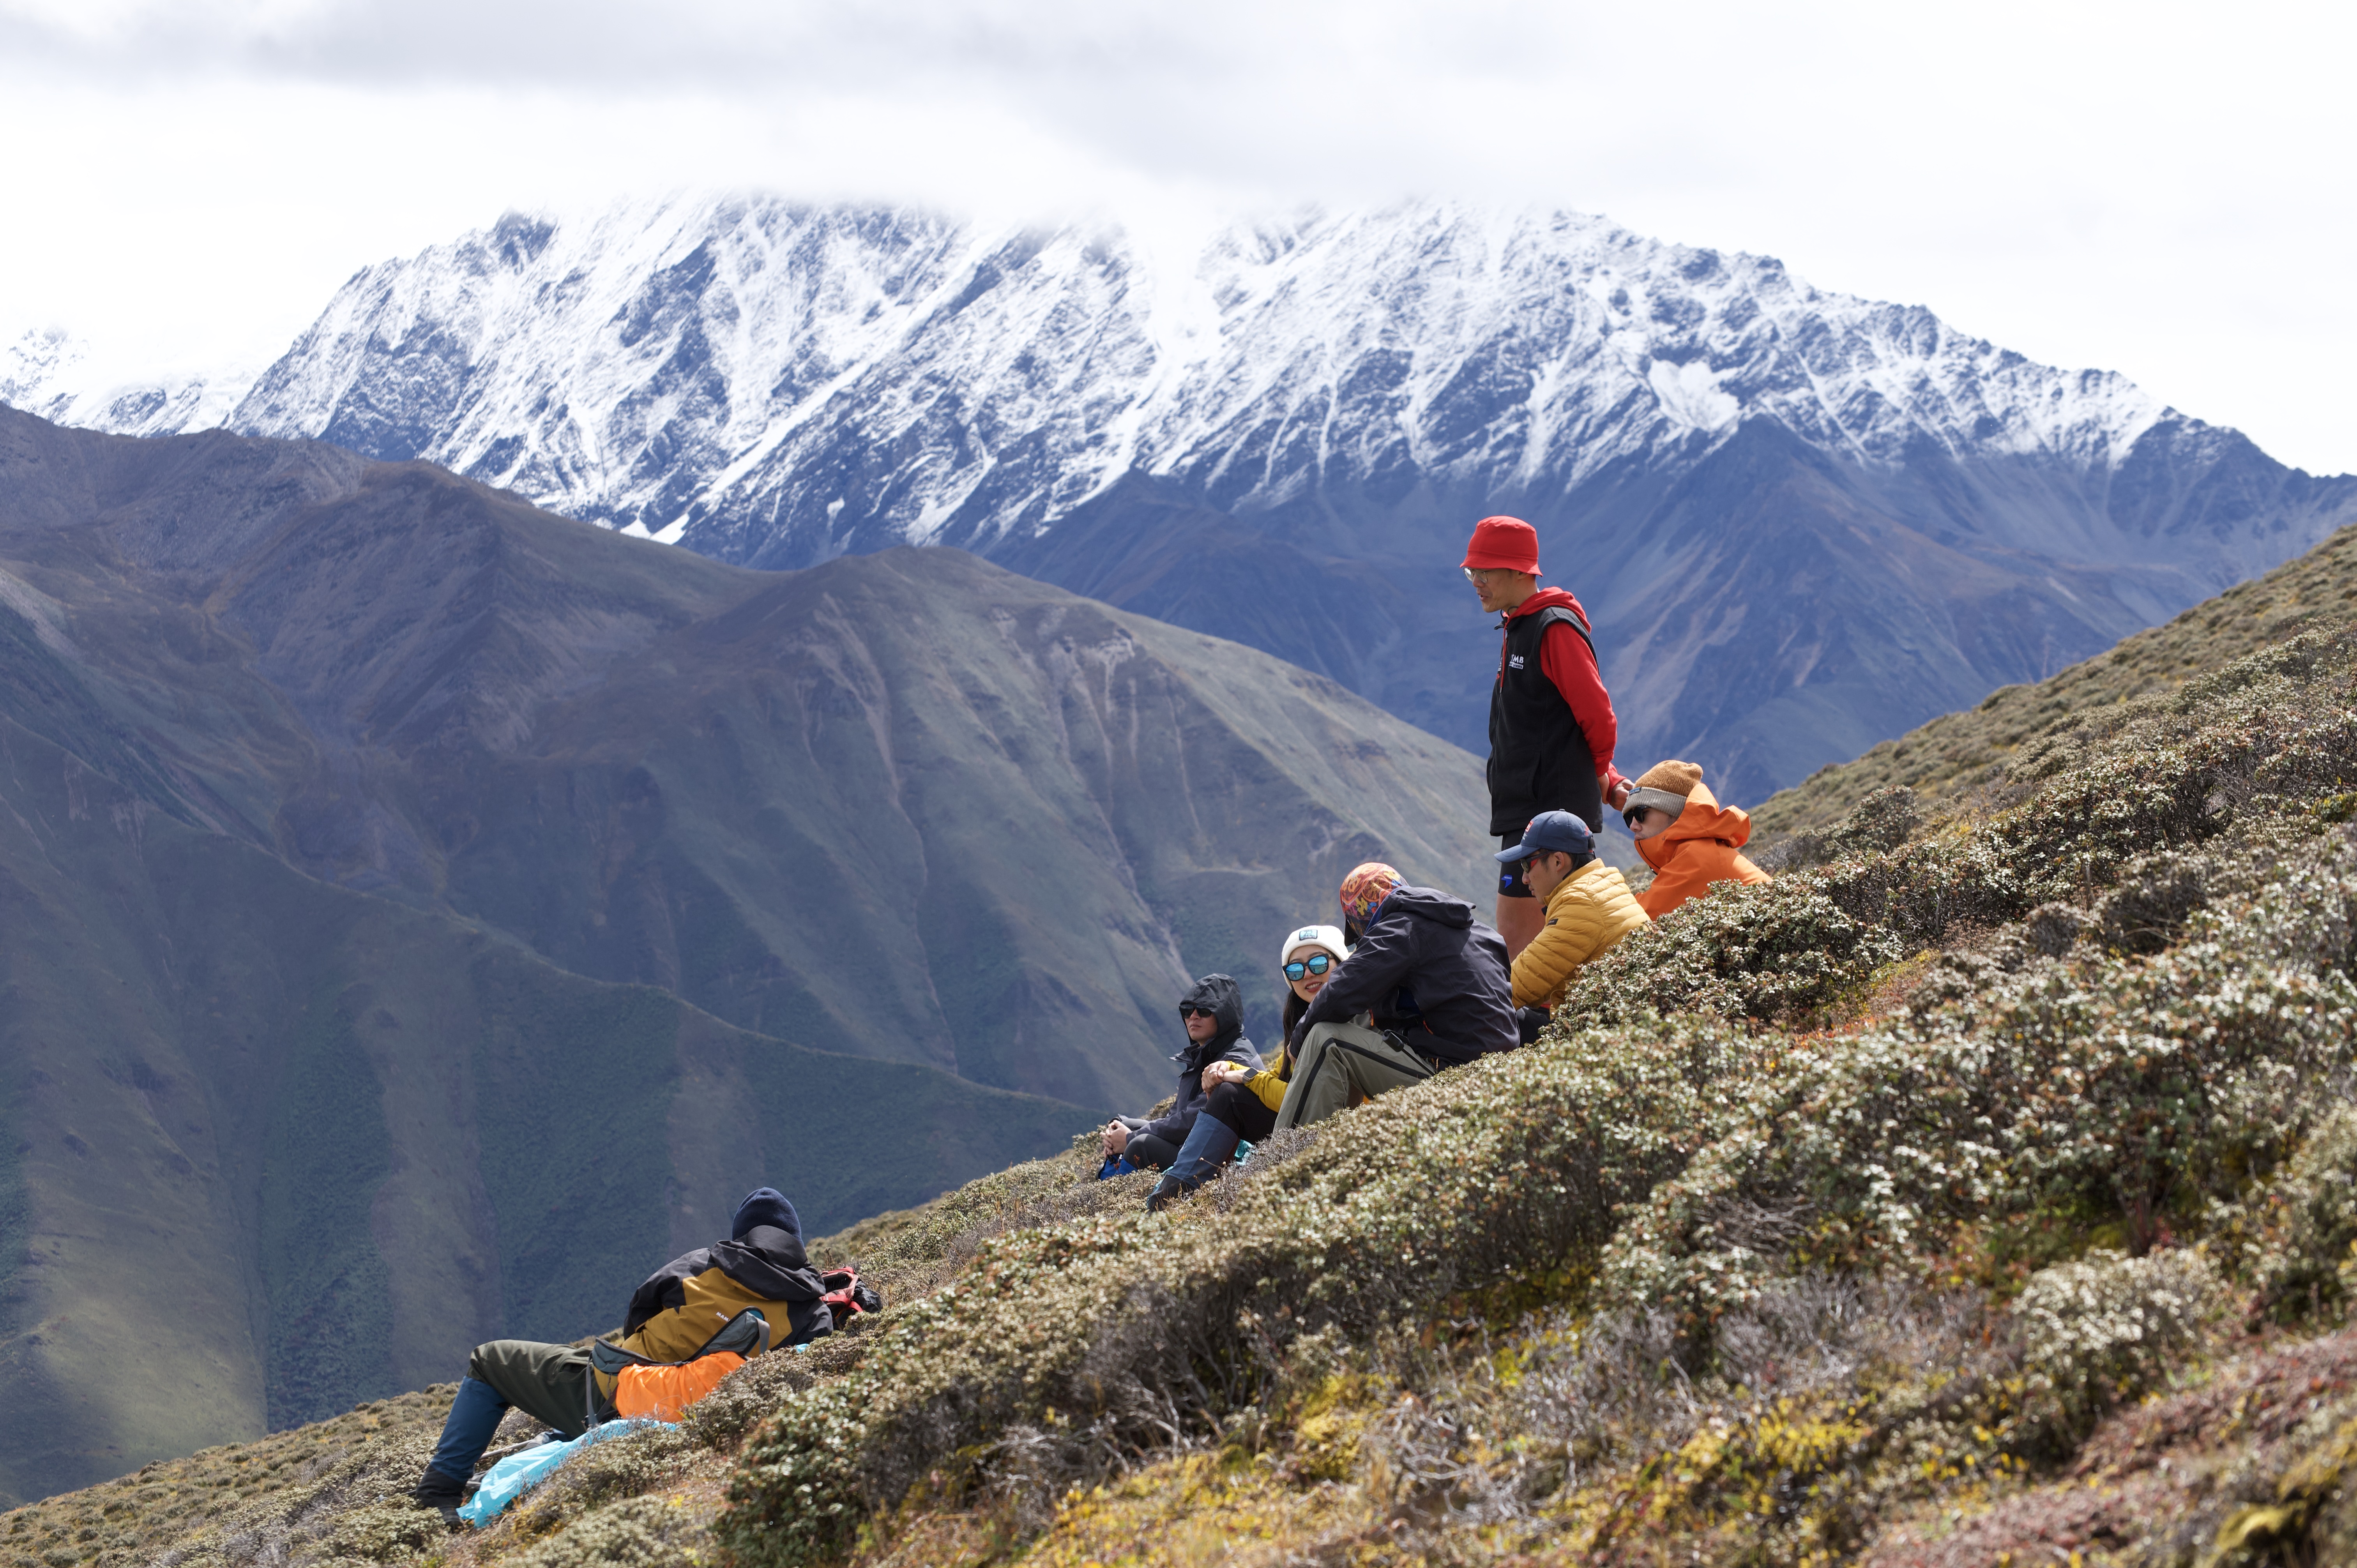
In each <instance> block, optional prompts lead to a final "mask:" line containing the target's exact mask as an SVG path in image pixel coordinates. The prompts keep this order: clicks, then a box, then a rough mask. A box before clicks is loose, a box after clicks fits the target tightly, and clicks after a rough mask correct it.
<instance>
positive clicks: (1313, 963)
mask: <svg viewBox="0 0 2357 1568" xmlns="http://www.w3.org/2000/svg"><path fill="white" fill-rule="evenodd" d="M1333 967H1334V960H1333V958H1332V957H1331V956H1330V955H1329V954H1326V953H1322V952H1318V953H1311V954H1310V955H1309V961H1308V963H1288V964H1286V966H1285V978H1286V979H1287V980H1298V979H1300V978H1301V977H1302V976H1303V975H1305V974H1323V973H1325V972H1327V971H1328V970H1329V969H1331V968H1333Z"/></svg>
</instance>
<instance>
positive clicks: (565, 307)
mask: <svg viewBox="0 0 2357 1568" xmlns="http://www.w3.org/2000/svg"><path fill="white" fill-rule="evenodd" d="M2165 413H2167V411H2166V410H2164V409H2163V408H2162V407H2161V405H2160V404H2159V403H2158V402H2157V401H2156V400H2154V399H2152V398H2150V397H2148V396H2147V395H2146V394H2145V393H2143V392H2140V391H2139V390H2138V389H2136V387H2135V386H2134V385H2132V384H2130V383H2129V382H2127V381H2126V380H2124V379H2123V378H2121V377H2118V376H2115V375H2109V374H2104V373H2100V372H2069V371H2057V370H2053V369H2051V368H2050V367H2047V366H2042V365H2037V364H2032V363H2030V362H2029V361H2028V360H2024V359H2022V358H2021V357H2020V356H2019V355H2018V354H2011V353H2008V352H2007V351H2005V350H2003V349H1997V348H1996V347H1995V346H1993V345H1991V344H1988V343H1986V342H1982V341H1980V340H1978V339H1975V338H1965V337H1963V336H1961V335H1959V334H1956V333H1953V332H1951V331H1949V330H1948V329H1946V328H1944V327H1943V325H1942V324H1941V323H1940V321H1939V320H1938V318H1937V317H1933V316H1932V314H1931V313H1930V312H1928V311H1925V310H1921V309H1910V308H1905V307H1900V306H1886V305H1877V304H1873V303H1870V302H1867V301H1863V300H1857V299H1852V298H1848V297H1846V296H1842V295H1826V294H1822V293H1820V292H1818V291H1817V290H1815V289H1813V288H1811V287H1809V286H1808V285H1805V284H1803V283H1799V282H1797V281H1795V280H1794V279H1792V277H1791V276H1790V275H1789V274H1787V273H1786V272H1785V271H1784V269H1783V267H1782V265H1781V263H1777V262H1775V261H1773V260H1770V259H1767V258H1761V257H1752V256H1741V255H1723V254H1721V253H1719V252H1711V251H1695V250H1689V249H1686V248H1684V247H1680V246H1673V245H1666V244H1663V243H1660V242H1655V241H1651V240H1646V239H1643V238H1641V237H1640V236H1637V235H1634V234H1631V233H1630V232H1629V231H1626V230H1622V229H1620V228H1617V227H1615V226H1614V225H1612V224H1610V223H1609V222H1606V221H1604V220H1599V219H1594V218H1584V217H1577V216H1573V215H1568V214H1560V213H1557V214H1544V215H1514V216H1504V217H1501V216H1499V215H1496V214H1490V213H1480V212H1469V211H1464V210H1460V209H1454V208H1447V207H1430V208H1422V207H1419V208H1410V209H1403V210H1399V211H1394V212H1389V213H1384V214H1380V215H1345V216H1340V217H1327V216H1323V215H1312V216H1308V217H1305V218H1302V219H1300V220H1297V221H1293V222H1289V223H1284V224H1258V225H1254V226H1250V227H1243V228H1238V229H1234V230H1231V231H1227V232H1224V233H1221V234H1219V235H1217V236H1215V237H1214V238H1213V239H1212V241H1211V243H1210V244H1209V245H1208V246H1207V247H1206V248H1205V249H1204V250H1203V251H1202V252H1200V254H1199V255H1192V256H1184V257H1180V258H1178V259H1177V261H1176V263H1172V261H1171V260H1170V259H1169V258H1157V257H1153V256H1151V255H1149V254H1147V253H1145V252H1142V251H1141V249H1140V247H1139V246H1138V245H1137V244H1135V242H1133V241H1132V239H1131V237H1130V236H1129V235H1128V234H1126V233H1125V232H1124V231H1120V230H1118V229H1106V230H1103V231H1089V230H1083V229H1070V230H1063V231H1054V232H1047V233H1038V232H1023V231H1008V230H1004V229H991V228H985V227H980V226H974V225H963V224H957V223H952V222H949V221H946V220H940V219H934V218H929V217H925V216H922V215H919V214H910V213H901V212H893V211H877V210H861V209H833V208H809V207H796V206H791V205H788V204H784V203H761V202H751V201H741V200H740V201H705V202H694V203H690V202H680V203H673V204H668V205H662V206H656V207H651V208H628V209H619V210H617V211H613V212H609V213H607V214H605V215H603V216H602V217H599V218H597V219H593V220H589V221H587V222H582V223H578V224H566V225H561V226H559V225H552V224H549V223H546V222H539V221H534V220H527V219H522V218H518V217H511V218H509V219H506V220H502V221H501V222H500V224H499V225H497V226H496V227H495V228H493V229H492V230H490V231H489V232H486V233H479V234H472V235H468V236H467V237H466V238H464V239H461V240H459V241H457V242H454V243H452V244H450V245H447V246H440V247H436V249H434V250H432V251H428V252H425V254H423V255H421V256H419V257H417V258H415V259H414V260H411V261H406V262H388V263H383V264H382V265H379V266H375V267H371V268H369V269H368V270H367V271H365V272H363V273H361V274H360V275H358V276H357V277H355V278H353V279H352V281H351V282H350V284H348V285H346V286H345V287H344V289H343V290H342V292H341V293H340V294H339V295H337V297H336V299H335V300H334V301H333V302H332V303H331V304H330V305H329V306H328V310H327V311H326V313H325V314H323V315H322V316H321V317H320V318H319V320H318V322H317V324H315V325H314V327H313V328H311V330H310V331H309V332H307V333H306V334H305V335H304V337H303V338H302V339H301V340H300V341H298V342H297V343H296V346H295V349H294V350H293V351H292V352H291V353H289V354H288V356H287V357H286V358H285V360H281V361H280V362H279V364H278V365H277V366H276V367H275V368H274V370H273V371H271V372H270V373H269V374H268V375H267V376H266V377H265V378H264V381H263V382H262V384H261V385H260V386H258V387H257V388H256V389H255V390H254V392H253V395H252V396H251V398H250V399H249V400H248V401H247V402H246V403H245V404H244V405H243V406H242V408H241V409H240V410H239V411H238V414H237V423H238V424H239V425H240V426H241V427H242V428H245V429H249V430H253V431H257V432H268V433H275V434H293V433H298V432H299V433H301V434H305V435H317V436H319V437H322V438H324V439H327V440H330V441H339V442H342V443H344V444H347V445H351V446H357V447H359V448H361V449H362V450H366V451H371V452H380V453H384V454H388V455H391V454H393V453H400V454H401V455H404V456H422V457H427V458H430V459H432V460H433V461H436V462H438V463H443V464H446V465H448V466H450V467H457V468H458V469H460V470H461V471H463V472H466V473H468V474H471V475H474V476H475V477H477V478H484V479H488V480H491V481H493V482H497V483H500V484H504V485H509V486H512V487H514V488H517V489H522V490H524V491H526V492H528V493H530V494H531V495H533V497H534V498H535V499H540V500H543V501H544V502H545V503H548V504H552V505H557V506H561V507H562V508H563V509H565V510H568V511H570V512H571V513H573V514H574V515H576V516H580V517H585V518H590V519H594V520H597V521H602V522H608V523H611V524H613V525H614V526H618V527H629V528H632V529H635V530H640V531H643V532H648V533H651V534H653V535H654V536H656V537H658V538H664V539H672V540H678V541H681V542H686V543H689V544H691V545H692V546H694V547H695V548H698V549H700V550H703V551H705V552H706V553H715V554H726V555H728V556H730V557H731V558H734V559H745V560H770V561H776V562H779V563H780V564H784V563H787V562H799V561H803V560H809V559H815V558H820V557H823V556H824V555H827V554H829V553H835V552H836V551H839V550H840V549H842V548H845V547H846V546H849V547H856V546H857V545H858V544H859V543H862V542H866V541H867V540H870V539H872V538H874V537H875V536H877V534H878V533H888V534H889V536H890V537H892V538H893V539H895V540H899V541H904V542H910V543H929V542H937V541H941V540H944V539H949V538H955V539H957V540H958V541H960V542H966V543H972V544H981V545H985V546H986V545H988V544H989V543H991V542H995V541H997V540H999V539H1002V538H1004V537H1006V535H1007V534H1008V533H1010V532H1029V531H1036V530H1039V529H1042V528H1046V527H1051V526H1052V525H1053V523H1054V522H1055V521H1056V520H1058V519H1059V518H1060V517H1062V516H1064V515H1065V514H1067V513H1069V512H1070V511H1071V510H1072V509H1073V508H1074V507H1075V506H1077V505H1079V504H1080V503H1082V501H1085V500H1086V499H1090V498H1091V497H1092V496H1094V495H1097V494H1099V493H1101V492H1102V491H1103V489H1105V488H1106V487H1107V486H1108V485H1110V484H1111V483H1112V482H1113V481H1114V480H1115V479H1117V478H1120V477H1121V476H1123V475H1124V474H1126V473H1129V472H1132V471H1133V470H1135V471H1139V472H1143V473H1146V474H1149V475H1153V476H1157V477H1167V478H1178V479H1179V480H1182V481H1184V482H1186V483H1188V484H1189V486H1190V488H1193V489H1198V490H1200V492H1201V493H1202V494H1203V495H1204V496H1206V497H1207V498H1208V499H1211V500H1213V501H1214V502H1215V503H1216V504H1218V505H1220V506H1222V507H1225V508H1232V509H1235V510H1244V511H1252V510H1265V509H1267V508H1268V507H1270V506H1271V505H1273V504H1275V503H1279V502H1282V501H1286V500H1290V499H1294V498H1296V497H1298V496H1300V495H1302V494H1305V493H1307V492H1308V491H1310V490H1312V489H1317V488H1318V487H1319V486H1321V485H1324V484H1330V483H1332V482H1334V481H1335V480H1337V479H1340V480H1343V481H1344V482H1348V483H1354V484H1355V483H1363V482H1364V481H1366V480H1368V479H1370V478H1374V479H1378V480H1380V478H1381V477H1383V476H1385V475H1389V474H1394V473H1396V472H1398V471H1400V469H1401V468H1402V466H1403V465H1406V466H1411V467H1413V468H1414V469H1415V471H1416V472H1418V473H1419V474H1426V475H1429V476H1431V477H1433V478H1436V479H1437V480H1439V481H1441V482H1445V483H1452V484H1458V483H1461V484H1468V485H1470V486H1471V487H1473V488H1477V489H1491V490H1498V489H1508V488H1513V489H1521V488H1525V487H1527V486H1528V485H1529V484H1530V483H1531V482H1532V481H1533V480H1535V479H1537V478H1540V477H1541V476H1544V477H1545V478H1546V479H1548V480H1551V481H1554V482H1556V483H1559V484H1561V485H1563V486H1565V487H1566V488H1569V487H1576V486H1577V485H1579V484H1581V483H1582V482H1584V481H1587V480H1589V479H1592V478H1595V477H1596V476H1598V474H1600V473H1602V472H1603V471H1605V470H1606V469H1608V468H1609V467H1612V466H1613V465H1615V464H1616V463H1621V462H1626V461H1631V460H1633V461H1637V462H1641V463H1646V464H1654V465H1674V464H1678V463H1681V462H1687V463H1690V462H1692V461H1693V460H1694V459H1695V458H1696V457H1698V456H1701V455H1703V454H1704V453H1706V452H1707V451H1708V450H1710V449H1711V448H1712V447H1713V446H1716V445H1717V444H1718V443H1720V442H1723V441H1724V440H1726V439H1727V437H1728V436H1729V435H1732V433H1733V432H1734V430H1735V428H1736V426H1737V425H1738V424H1739V423H1740V422H1741V421H1743V420H1744V419H1746V418H1768V419H1772V420H1774V421H1776V422H1777V423H1778V424H1782V425H1783V426H1785V427H1786V428H1788V429H1790V430H1792V431H1793V432H1794V433H1795V434H1797V435H1801V436H1802V437H1803V439H1804V440H1806V441H1807V442H1809V443H1810V444H1811V445H1812V446H1816V447H1818V448H1820V449H1821V450H1824V451H1825V452H1827V453H1828V454H1832V455H1835V456H1843V457H1849V458H1854V459H1857V460H1860V461H1864V462H1871V463H1882V464H1892V463H1897V462H1900V461H1901V460H1903V458H1904V456H1905V455H1906V454H1907V452H1908V451H1909V450H1910V447H1912V446H1914V445H1915V444H1917V443H1919V442H1922V441H1929V442H1931V443H1932V444H1934V445H1935V446H1938V447H1939V448H1941V449H1943V450H1944V451H1947V452H1949V453H1952V454H1956V455H1964V454H1972V455H1978V456H2033V457H2037V458H2040V459H2046V460H2051V461H2055V462H2059V463H2061V464H2064V465H2067V466H2070V467H2074V468H2077V469H2081V470H2086V471H2096V470H2101V469H2104V468H2106V467H2112V466H2115V465H2116V464H2117V463H2118V461H2119V460H2120V459H2121V458H2123V457H2124V456H2126V452H2127V451H2128V449H2129V448H2130V447H2131V446H2134V444H2135V442H2136V438H2137V437H2138V436H2140V435H2144V434H2145V433H2146V432H2147V431H2148V430H2150V429H2151V428H2152V427H2153V425H2154V424H2156V423H2157V422H2158V421H2159V420H2160V419H2161V418H2162V417H2163V416H2164V415H2165ZM846 428H856V429H858V430H859V431H860V432H861V434H862V435H864V436H865V437H866V442H867V444H868V445H870V446H877V447H880V448H883V449H884V451H883V452H879V453H877V454H876V455H874V456H871V458H870V459H869V460H868V461H867V462H866V463H863V464H861V465H859V466H858V467H857V470H856V471H845V468H844V466H843V465H842V464H841V463H840V461H835V460H830V459H831V458H832V457H838V456H839V454H838V453H836V451H835V448H836V446H837V444H838V443H839V441H840V440H841V438H842V436H843V434H844V433H845V429H846ZM952 433H954V434H953V435H952ZM886 452H888V456H885V455H884V454H885V453H886ZM878 459H881V460H878Z"/></svg>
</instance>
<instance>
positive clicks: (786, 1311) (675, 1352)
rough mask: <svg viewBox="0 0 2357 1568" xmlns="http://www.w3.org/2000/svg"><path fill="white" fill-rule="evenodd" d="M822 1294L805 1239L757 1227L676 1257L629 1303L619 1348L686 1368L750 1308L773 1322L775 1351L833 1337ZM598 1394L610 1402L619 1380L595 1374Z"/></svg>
mask: <svg viewBox="0 0 2357 1568" xmlns="http://www.w3.org/2000/svg"><path fill="white" fill-rule="evenodd" d="M825 1294H826V1286H825V1284H824V1283H823V1282H822V1281H821V1280H820V1278H819V1276H818V1271H817V1270H815V1269H813V1268H812V1267H811V1266H810V1263H809V1262H808V1260H807V1259H805V1258H804V1257H803V1255H802V1238H800V1237H799V1236H796V1235H795V1234H794V1233H793V1232H792V1231H791V1230H781V1229H780V1228H779V1227H777V1226H774V1225H756V1226H754V1227H753V1228H752V1229H751V1230H748V1231H746V1232H745V1234H744V1235H743V1236H742V1237H741V1238H739V1239H738V1240H734V1241H716V1242H714V1243H713V1244H712V1245H711V1246H709V1247H702V1248H698V1249H697V1250H696V1251H693V1252H690V1253H688V1254H687V1255H686V1256H685V1257H682V1258H673V1260H672V1261H671V1262H668V1263H666V1264H664V1265H663V1266H662V1268H661V1269H659V1270H657V1271H656V1272H655V1273H653V1274H652V1275H651V1276H650V1277H649V1278H648V1280H647V1282H646V1283H644V1284H642V1285H640V1287H639V1288H638V1290H637V1291H636V1292H634V1293H633V1294H631V1296H630V1312H629V1314H628V1315H627V1316H625V1317H624V1318H623V1320H622V1348H624V1349H626V1350H629V1351H631V1352H632V1353H634V1354H636V1355H640V1356H643V1357H645V1358H646V1359H648V1360H650V1361H684V1360H687V1359H689V1358H691V1357H693V1356H694V1354H695V1353H696V1352H697V1351H699V1350H701V1349H703V1348H704V1346H705V1341H707V1340H709V1339H710V1338H711V1337H713V1336H714V1335H715V1334H717V1333H719V1332H720V1330H721V1328H722V1327H723V1326H726V1324H727V1322H728V1320H729V1319H730V1318H732V1317H734V1316H737V1314H738V1313H740V1312H742V1311H744V1310H745V1309H746V1308H747V1307H748V1306H749V1307H755V1308H758V1309H759V1312H760V1314H761V1316H763V1317H766V1318H768V1319H769V1320H770V1348H771V1349H773V1350H774V1349H776V1348H778V1347H780V1346H781V1345H799V1344H802V1342H803V1341H805V1340H808V1339H813V1338H816V1337H818V1336H820V1335H822V1334H827V1333H831V1332H833V1330H834V1316H833V1315H832V1314H831V1313H830V1312H829V1311H828V1310H827V1308H826V1305H825V1304H824V1303H823V1301H822V1300H821V1299H820V1298H821V1297H823V1296H824V1295H825ZM597 1391H598V1392H599V1393H601V1394H603V1395H605V1396H606V1397H607V1398H608V1399H609V1400H610V1399H611V1398H612V1397H613V1393H614V1380H613V1379H612V1378H611V1377H608V1375H607V1374H605V1373H603V1372H600V1373H598V1374H597Z"/></svg>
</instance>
